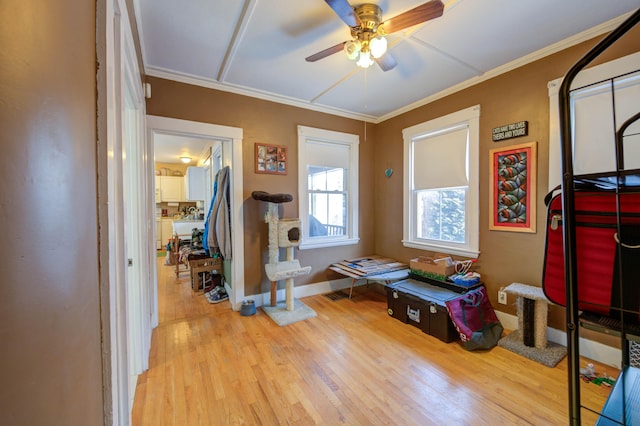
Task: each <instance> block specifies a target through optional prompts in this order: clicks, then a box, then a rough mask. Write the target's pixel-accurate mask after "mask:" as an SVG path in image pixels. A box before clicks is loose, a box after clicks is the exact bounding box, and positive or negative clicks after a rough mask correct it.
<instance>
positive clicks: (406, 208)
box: [402, 105, 480, 258]
mask: <svg viewBox="0 0 640 426" xmlns="http://www.w3.org/2000/svg"><path fill="white" fill-rule="evenodd" d="M459 126H466V127H467V128H468V138H469V141H468V146H467V148H468V149H467V159H466V161H467V165H466V166H467V173H468V175H467V179H468V182H469V186H468V188H467V194H466V206H465V222H466V223H465V229H466V235H465V242H464V243H454V242H451V243H449V242H442V241H439V242H437V243H431V242H425V241H424V240H420V239H418V238H417V230H416V229H415V228H416V226H415V225H414V224H415V223H416V217H415V215H416V214H417V212H416V208H415V197H414V188H413V163H414V162H413V158H412V151H413V150H412V145H413V143H414V141H415V140H419V139H422V138H424V137H425V136H426V135H429V134H434V133H438V132H442V131H446V130H447V129H451V128H454V127H459ZM402 136H403V139H404V176H403V179H404V181H403V182H404V191H403V192H404V194H403V239H402V244H403V245H404V246H405V247H411V248H415V249H420V250H428V251H434V252H441V253H448V254H452V255H458V256H465V257H472V258H476V257H478V255H479V254H480V243H479V241H480V237H479V234H480V226H479V223H480V219H479V217H480V203H479V199H480V195H479V194H480V189H479V184H478V180H479V172H478V170H479V161H480V158H479V151H480V105H475V106H472V107H469V108H466V109H463V110H461V111H457V112H454V113H451V114H448V115H445V116H443V117H439V118H435V119H433V120H429V121H426V122H424V123H420V124H416V125H415V126H412V127H408V128H406V129H404V130H403V131H402ZM443 189H444V188H443Z"/></svg>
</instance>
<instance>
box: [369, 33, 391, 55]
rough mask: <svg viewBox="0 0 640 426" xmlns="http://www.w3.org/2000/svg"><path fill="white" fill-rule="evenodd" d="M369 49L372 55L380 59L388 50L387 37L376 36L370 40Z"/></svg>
mask: <svg viewBox="0 0 640 426" xmlns="http://www.w3.org/2000/svg"><path fill="white" fill-rule="evenodd" d="M369 50H370V51H371V56H373V57H374V58H376V59H378V58H379V57H381V56H382V55H384V52H386V51H387V39H386V38H384V37H375V38H373V39H371V41H370V42H369Z"/></svg>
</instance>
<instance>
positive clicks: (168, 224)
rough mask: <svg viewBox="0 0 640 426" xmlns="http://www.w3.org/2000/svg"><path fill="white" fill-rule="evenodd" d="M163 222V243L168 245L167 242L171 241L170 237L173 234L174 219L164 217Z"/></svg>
mask: <svg viewBox="0 0 640 426" xmlns="http://www.w3.org/2000/svg"><path fill="white" fill-rule="evenodd" d="M161 222H162V223H161V226H160V228H161V229H160V233H161V235H162V239H161V244H162V245H164V246H165V247H166V246H167V243H168V242H169V239H170V238H171V236H172V235H173V220H172V219H165V218H162V220H161Z"/></svg>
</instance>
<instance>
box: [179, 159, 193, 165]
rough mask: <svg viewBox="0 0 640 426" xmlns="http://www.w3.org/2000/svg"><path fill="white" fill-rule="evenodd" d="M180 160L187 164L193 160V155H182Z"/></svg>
mask: <svg viewBox="0 0 640 426" xmlns="http://www.w3.org/2000/svg"><path fill="white" fill-rule="evenodd" d="M180 161H182V162H183V163H185V164H187V163H190V162H191V157H180Z"/></svg>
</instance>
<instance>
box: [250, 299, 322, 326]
mask: <svg viewBox="0 0 640 426" xmlns="http://www.w3.org/2000/svg"><path fill="white" fill-rule="evenodd" d="M262 310H263V311H264V312H265V313H266V314H267V315H269V316H270V317H271V319H272V320H273V321H274V322H275V323H276V324H278V325H279V326H283V325H289V324H292V323H294V322H297V321H302V320H306V319H309V318H313V317H315V316H317V314H316V311H314V310H313V309H311V308H310V307H308V306H307V305H305V304H304V303H302V302H301V301H299V300H298V299H294V300H293V310H292V311H287V304H286V303H285V302H278V303H277V304H276V306H263V307H262Z"/></svg>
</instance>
